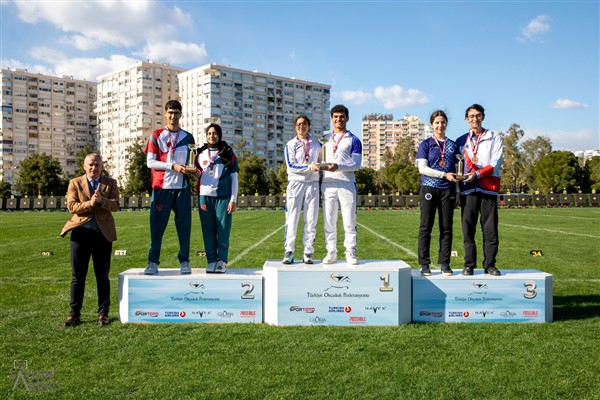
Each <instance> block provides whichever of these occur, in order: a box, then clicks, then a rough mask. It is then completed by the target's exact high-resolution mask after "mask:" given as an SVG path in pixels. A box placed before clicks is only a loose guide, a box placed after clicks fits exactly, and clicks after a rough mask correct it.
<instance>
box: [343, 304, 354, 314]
mask: <svg viewBox="0 0 600 400" xmlns="http://www.w3.org/2000/svg"><path fill="white" fill-rule="evenodd" d="M351 311H352V307H350V306H346V307H345V308H344V312H346V313H349V312H351Z"/></svg>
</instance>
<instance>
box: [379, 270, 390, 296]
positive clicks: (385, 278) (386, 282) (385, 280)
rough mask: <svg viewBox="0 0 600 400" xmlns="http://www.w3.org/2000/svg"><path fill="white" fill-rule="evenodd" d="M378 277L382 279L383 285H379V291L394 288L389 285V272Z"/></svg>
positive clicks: (388, 290)
mask: <svg viewBox="0 0 600 400" xmlns="http://www.w3.org/2000/svg"><path fill="white" fill-rule="evenodd" d="M379 279H381V280H382V281H383V286H380V287H379V291H380V292H391V291H393V290H394V288H393V287H391V286H390V274H383V275H381V276H380V277H379Z"/></svg>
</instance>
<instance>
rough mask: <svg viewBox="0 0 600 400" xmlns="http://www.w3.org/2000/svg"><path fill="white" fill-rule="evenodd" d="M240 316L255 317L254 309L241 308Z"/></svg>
mask: <svg viewBox="0 0 600 400" xmlns="http://www.w3.org/2000/svg"><path fill="white" fill-rule="evenodd" d="M240 317H241V318H256V311H254V310H242V311H240Z"/></svg>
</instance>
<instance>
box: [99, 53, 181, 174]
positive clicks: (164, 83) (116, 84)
mask: <svg viewBox="0 0 600 400" xmlns="http://www.w3.org/2000/svg"><path fill="white" fill-rule="evenodd" d="M183 71H185V69H184V68H177V67H172V66H170V65H167V64H160V63H154V62H152V61H147V62H142V61H140V62H137V63H135V64H133V65H130V66H128V67H126V68H123V69H121V70H118V71H114V72H110V73H108V74H104V75H101V76H99V77H98V79H97V85H98V101H97V105H96V113H97V115H98V141H99V149H100V154H102V157H103V159H104V161H105V165H104V167H105V168H106V170H107V171H108V172H109V174H110V175H111V176H112V177H113V178H115V179H117V180H118V181H119V184H120V185H124V184H125V182H126V181H127V165H128V162H129V152H128V149H129V147H130V146H131V145H132V144H134V143H135V142H136V141H145V140H146V139H147V138H148V137H149V136H150V134H151V133H152V131H154V130H155V129H158V128H160V127H161V126H164V125H165V124H166V120H165V118H164V115H165V110H164V105H165V103H166V102H167V101H168V100H171V99H174V100H178V99H179V86H178V80H177V74H179V73H181V72H183ZM183 128H184V129H186V130H187V128H186V127H185V126H183Z"/></svg>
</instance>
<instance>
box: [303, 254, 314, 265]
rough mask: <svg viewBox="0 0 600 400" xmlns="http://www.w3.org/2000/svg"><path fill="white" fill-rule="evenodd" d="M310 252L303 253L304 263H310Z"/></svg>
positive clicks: (311, 260) (311, 261)
mask: <svg viewBox="0 0 600 400" xmlns="http://www.w3.org/2000/svg"><path fill="white" fill-rule="evenodd" d="M312 263H313V259H312V254H304V264H312Z"/></svg>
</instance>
